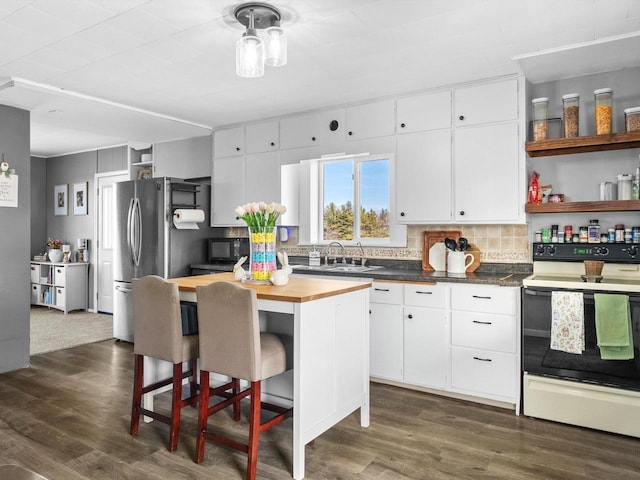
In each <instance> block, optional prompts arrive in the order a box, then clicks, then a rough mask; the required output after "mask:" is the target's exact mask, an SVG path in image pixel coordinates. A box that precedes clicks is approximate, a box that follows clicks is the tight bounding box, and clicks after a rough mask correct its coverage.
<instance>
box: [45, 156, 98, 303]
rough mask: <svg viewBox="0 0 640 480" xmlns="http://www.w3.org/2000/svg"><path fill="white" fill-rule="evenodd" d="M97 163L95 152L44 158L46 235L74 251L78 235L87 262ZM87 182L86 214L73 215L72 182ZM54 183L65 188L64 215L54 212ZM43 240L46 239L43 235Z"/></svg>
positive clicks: (91, 239) (90, 292) (92, 248)
mask: <svg viewBox="0 0 640 480" xmlns="http://www.w3.org/2000/svg"><path fill="white" fill-rule="evenodd" d="M97 166H98V154H97V151H92V152H82V153H75V154H71V155H63V156H61V157H55V158H48V159H47V169H46V174H47V187H46V191H47V194H46V199H47V208H46V212H47V216H46V223H47V235H46V236H47V238H48V237H51V238H57V239H59V240H62V243H68V244H69V245H71V250H72V251H74V252H75V250H76V240H77V239H78V238H88V239H89V253H90V260H89V261H90V262H93V258H94V253H95V252H94V238H93V223H94V218H95V205H94V183H95V182H94V180H95V174H96V172H97ZM83 182H87V183H88V185H89V187H88V189H87V215H74V214H73V200H74V198H73V184H74V183H83ZM56 185H67V187H68V190H67V191H68V195H69V197H68V212H67V215H55V214H54V203H53V196H54V191H55V186H56ZM45 242H46V238H45ZM92 268H93V265H91V266H90V267H89V308H90V309H91V308H93V291H94V288H93V270H92Z"/></svg>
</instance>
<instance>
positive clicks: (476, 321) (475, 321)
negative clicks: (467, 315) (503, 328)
mask: <svg viewBox="0 0 640 480" xmlns="http://www.w3.org/2000/svg"><path fill="white" fill-rule="evenodd" d="M473 323H478V324H480V325H492V324H493V322H481V321H480V320H474V321H473Z"/></svg>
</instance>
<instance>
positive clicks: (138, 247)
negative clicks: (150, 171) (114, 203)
mask: <svg viewBox="0 0 640 480" xmlns="http://www.w3.org/2000/svg"><path fill="white" fill-rule="evenodd" d="M133 212H134V214H133V217H134V220H133V222H134V223H133V240H134V241H133V258H134V263H135V265H136V267H139V266H140V255H141V253H142V212H141V210H140V199H139V198H137V197H136V198H135V199H134V201H133Z"/></svg>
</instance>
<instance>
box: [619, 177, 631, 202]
mask: <svg viewBox="0 0 640 480" xmlns="http://www.w3.org/2000/svg"><path fill="white" fill-rule="evenodd" d="M632 183H633V175H630V174H627V173H620V174H619V175H618V200H631V187H632Z"/></svg>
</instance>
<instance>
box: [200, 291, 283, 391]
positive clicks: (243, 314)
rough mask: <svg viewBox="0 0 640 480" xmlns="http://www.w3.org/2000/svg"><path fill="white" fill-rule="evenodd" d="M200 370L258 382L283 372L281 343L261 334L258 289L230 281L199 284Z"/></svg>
mask: <svg viewBox="0 0 640 480" xmlns="http://www.w3.org/2000/svg"><path fill="white" fill-rule="evenodd" d="M197 295H198V329H199V335H200V370H207V371H211V372H216V373H220V374H223V375H229V376H231V377H234V378H242V379H244V380H249V381H252V382H256V381H259V380H263V379H265V378H269V377H271V376H273V375H276V374H278V373H282V372H283V371H284V370H285V368H286V354H285V351H284V347H283V345H282V342H281V341H280V340H279V339H278V337H276V336H275V335H272V334H266V333H263V334H261V333H260V325H259V319H258V306H257V305H258V302H257V298H256V292H255V290H253V289H250V288H243V287H241V286H239V285H235V284H233V283H231V282H215V283H212V284H210V285H206V286H202V287H197Z"/></svg>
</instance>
